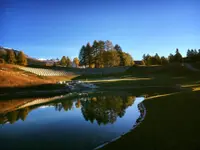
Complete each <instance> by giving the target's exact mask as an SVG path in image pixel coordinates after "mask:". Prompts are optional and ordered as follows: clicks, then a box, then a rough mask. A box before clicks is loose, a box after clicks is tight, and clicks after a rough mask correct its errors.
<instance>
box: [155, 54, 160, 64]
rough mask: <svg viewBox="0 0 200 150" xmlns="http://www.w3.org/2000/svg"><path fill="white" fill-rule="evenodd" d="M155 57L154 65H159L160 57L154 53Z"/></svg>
mask: <svg viewBox="0 0 200 150" xmlns="http://www.w3.org/2000/svg"><path fill="white" fill-rule="evenodd" d="M154 57H155V65H161V58H160V56H159V55H158V54H157V53H156V55H155V56H154Z"/></svg>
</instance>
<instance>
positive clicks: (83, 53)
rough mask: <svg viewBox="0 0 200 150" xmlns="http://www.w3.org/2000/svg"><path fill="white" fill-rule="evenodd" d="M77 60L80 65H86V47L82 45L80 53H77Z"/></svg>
mask: <svg viewBox="0 0 200 150" xmlns="http://www.w3.org/2000/svg"><path fill="white" fill-rule="evenodd" d="M79 60H80V65H84V66H86V65H87V59H86V47H85V46H84V45H83V46H82V47H81V50H80V53H79Z"/></svg>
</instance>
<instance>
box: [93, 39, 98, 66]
mask: <svg viewBox="0 0 200 150" xmlns="http://www.w3.org/2000/svg"><path fill="white" fill-rule="evenodd" d="M92 48H93V60H94V64H95V68H98V67H99V66H98V54H99V42H97V41H96V40H95V41H94V42H93V45H92Z"/></svg>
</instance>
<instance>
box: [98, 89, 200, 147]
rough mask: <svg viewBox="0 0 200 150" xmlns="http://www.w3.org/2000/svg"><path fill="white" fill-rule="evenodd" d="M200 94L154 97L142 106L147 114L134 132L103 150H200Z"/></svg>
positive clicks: (196, 92)
mask: <svg viewBox="0 0 200 150" xmlns="http://www.w3.org/2000/svg"><path fill="white" fill-rule="evenodd" d="M199 97H200V91H199V90H198V91H190V92H180V93H175V94H167V95H164V96H160V97H159V96H158V97H152V98H149V99H147V100H145V101H144V102H143V103H144V105H145V107H146V110H147V114H146V117H145V119H144V121H143V122H142V123H141V124H140V125H139V126H138V127H137V128H136V129H135V130H132V131H131V132H129V133H127V134H125V135H124V136H122V137H121V138H120V139H119V140H117V141H115V142H112V143H110V144H108V145H106V146H105V147H103V148H102V149H119V148H120V149H122V148H125V149H140V150H146V149H148V150H161V149H162V150H198V149H200V142H199V141H200V136H199V135H200V129H199V126H200V117H199V114H200V110H199V108H200V99H199Z"/></svg>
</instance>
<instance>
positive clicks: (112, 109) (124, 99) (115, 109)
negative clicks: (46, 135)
mask: <svg viewBox="0 0 200 150" xmlns="http://www.w3.org/2000/svg"><path fill="white" fill-rule="evenodd" d="M44 100H45V99H44ZM134 101H135V96H104V95H98V96H89V97H80V98H78V99H63V100H60V101H56V102H53V103H50V104H45V105H36V106H34V105H33V106H29V107H26V108H23V109H19V110H14V111H11V112H7V113H4V114H0V124H5V123H10V124H14V123H15V122H16V121H18V120H22V121H25V120H26V118H27V116H28V114H29V113H30V112H31V111H32V110H35V109H37V108H39V107H45V106H47V107H50V106H53V107H54V108H55V110H56V111H62V110H64V111H71V110H72V109H73V107H75V108H77V109H81V112H82V116H83V117H84V119H85V120H86V121H90V122H91V123H93V122H94V121H96V122H97V123H98V124H99V125H106V124H108V123H111V124H113V123H114V122H115V121H116V120H117V117H120V118H121V117H123V116H124V114H125V112H126V109H127V108H128V107H129V106H132V105H133V103H134ZM7 102H8V103H10V101H7ZM4 103H5V102H4Z"/></svg>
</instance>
